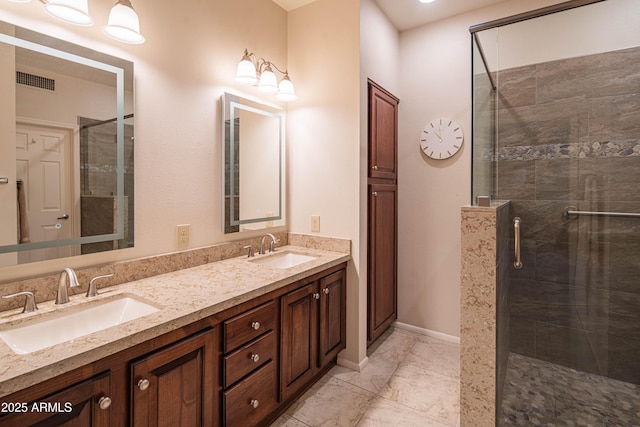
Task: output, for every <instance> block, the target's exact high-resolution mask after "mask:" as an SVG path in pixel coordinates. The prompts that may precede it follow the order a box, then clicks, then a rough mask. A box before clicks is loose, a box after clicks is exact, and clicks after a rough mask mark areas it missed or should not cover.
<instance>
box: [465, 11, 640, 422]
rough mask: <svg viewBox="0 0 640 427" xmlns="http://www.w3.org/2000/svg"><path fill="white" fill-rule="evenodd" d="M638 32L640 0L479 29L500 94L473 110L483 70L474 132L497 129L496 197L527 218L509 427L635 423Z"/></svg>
mask: <svg viewBox="0 0 640 427" xmlns="http://www.w3.org/2000/svg"><path fill="white" fill-rule="evenodd" d="M570 3H571V2H570ZM634 12H636V13H634ZM637 28H640V6H639V5H638V2H637V1H633V0H607V1H603V2H598V3H594V4H590V5H587V6H583V7H578V8H574V9H571V10H566V11H562V12H557V13H554V14H551V15H544V16H540V17H535V18H532V19H528V20H525V21H519V22H517V23H512V24H508V25H501V26H500V27H499V28H492V29H490V30H486V31H493V32H494V33H497V34H490V35H489V34H488V33H485V32H484V31H479V34H477V36H478V42H479V43H478V44H479V45H481V46H482V48H483V49H482V51H483V52H484V54H485V56H486V58H485V60H484V64H489V66H488V68H489V70H488V71H489V73H491V76H492V78H493V79H494V82H495V90H494V96H495V99H496V103H495V111H494V113H493V114H492V115H484V116H483V115H482V114H478V111H481V109H480V108H479V107H480V106H479V105H478V106H476V104H475V100H476V98H477V99H482V98H483V97H486V89H485V87H483V86H482V85H476V84H475V82H476V81H478V80H479V79H478V77H477V76H474V130H476V128H479V126H476V121H477V120H483V121H489V122H490V123H488V124H485V125H484V126H485V127H488V126H494V127H495V141H494V142H495V146H494V147H495V156H494V159H493V160H494V163H493V165H492V167H491V168H488V169H489V170H492V171H493V178H492V179H494V184H495V186H494V188H493V189H494V192H495V193H494V194H495V198H496V199H500V200H510V201H511V213H512V216H519V217H521V218H522V238H523V240H522V260H523V264H524V268H522V269H515V268H514V269H512V270H511V271H510V274H509V278H508V280H509V282H510V283H509V286H508V289H509V295H508V301H509V310H508V313H509V314H508V319H502V320H504V322H501V321H499V322H498V323H499V324H508V329H509V331H510V333H509V335H508V336H509V340H508V341H509V342H508V343H500V342H499V343H498V352H501V351H505V346H506V348H507V349H508V352H509V356H508V358H507V360H508V362H507V366H506V367H504V369H505V371H506V375H505V376H504V381H502V379H501V376H500V375H497V378H498V381H501V383H500V384H498V387H497V389H498V390H503V391H502V394H501V395H499V396H497V399H498V405H499V408H500V409H499V410H498V411H499V413H498V414H497V415H498V417H497V418H498V420H499V424H500V425H504V426H517V425H523V426H531V425H594V426H618V425H620V426H630V425H640V256H638V254H640V185H638V183H639V182H640V32H639V31H638V30H637ZM480 65H481V64H478V60H477V55H474V70H476V69H479V67H480ZM480 135H481V138H480V141H481V143H480V144H483V143H484V140H485V138H484V137H482V134H481V133H480ZM475 143H476V140H475V135H474V151H473V154H474V162H473V164H474V167H475V166H476V164H477V163H478V162H479V161H480V160H481V158H478V159H476V158H475V156H476V154H477V150H476V147H475ZM478 170H479V169H478ZM477 179H478V178H477V177H476V173H475V171H474V183H473V187H474V195H476V188H479V189H480V188H486V185H485V182H487V179H488V178H487V177H486V176H485V177H484V179H485V181H484V182H483V181H482V180H480V179H478V182H477V183H476V180H477ZM489 179H491V178H489ZM489 187H490V186H489ZM499 359H500V358H499Z"/></svg>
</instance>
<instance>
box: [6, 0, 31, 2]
mask: <svg viewBox="0 0 640 427" xmlns="http://www.w3.org/2000/svg"><path fill="white" fill-rule="evenodd" d="M9 1H10V2H13V3H29V2H30V1H31V0H9Z"/></svg>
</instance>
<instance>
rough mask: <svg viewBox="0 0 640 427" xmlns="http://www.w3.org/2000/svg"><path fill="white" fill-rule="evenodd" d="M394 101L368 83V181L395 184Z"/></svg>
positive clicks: (395, 134)
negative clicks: (378, 179) (377, 180)
mask: <svg viewBox="0 0 640 427" xmlns="http://www.w3.org/2000/svg"><path fill="white" fill-rule="evenodd" d="M398 102H399V101H398V98H396V97H394V96H393V95H391V94H390V93H389V92H387V91H385V90H384V89H383V88H381V87H380V86H378V85H376V84H375V83H373V82H372V81H369V120H368V121H369V177H370V178H382V179H392V180H395V179H396V176H397V166H398Z"/></svg>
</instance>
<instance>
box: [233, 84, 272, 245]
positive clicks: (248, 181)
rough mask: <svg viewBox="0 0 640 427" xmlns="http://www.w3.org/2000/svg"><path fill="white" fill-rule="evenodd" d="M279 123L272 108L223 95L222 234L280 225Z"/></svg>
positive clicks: (234, 96)
mask: <svg viewBox="0 0 640 427" xmlns="http://www.w3.org/2000/svg"><path fill="white" fill-rule="evenodd" d="M284 119H285V117H284V112H283V111H282V110H280V109H278V108H276V107H272V106H269V105H265V104H261V103H259V102H256V101H252V100H249V99H245V98H242V97H239V96H237V95H233V94H230V93H226V92H225V93H224V95H223V96H222V129H223V136H222V141H223V153H224V165H223V171H224V173H223V185H224V193H223V194H224V200H223V203H222V205H223V207H224V213H223V219H224V224H223V229H224V232H225V233H236V232H240V231H247V230H257V229H263V228H268V227H277V226H281V225H284V224H285V218H284V126H285V124H284Z"/></svg>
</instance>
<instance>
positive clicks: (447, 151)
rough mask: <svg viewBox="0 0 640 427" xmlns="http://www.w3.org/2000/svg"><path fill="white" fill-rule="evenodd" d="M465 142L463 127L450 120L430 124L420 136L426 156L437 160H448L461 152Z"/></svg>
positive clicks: (440, 120) (439, 120)
mask: <svg viewBox="0 0 640 427" xmlns="http://www.w3.org/2000/svg"><path fill="white" fill-rule="evenodd" d="M463 141H464V135H463V133H462V127H461V126H460V125H459V124H457V123H456V122H454V121H453V120H449V119H436V120H433V121H432V122H430V123H428V124H427V125H426V126H425V127H424V129H423V130H422V133H421V134H420V147H421V148H422V151H424V154H426V155H427V156H429V157H431V158H432V159H436V160H443V159H448V158H449V157H451V156H453V155H454V154H456V153H457V152H458V150H460V148H461V147H462V143H463Z"/></svg>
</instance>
